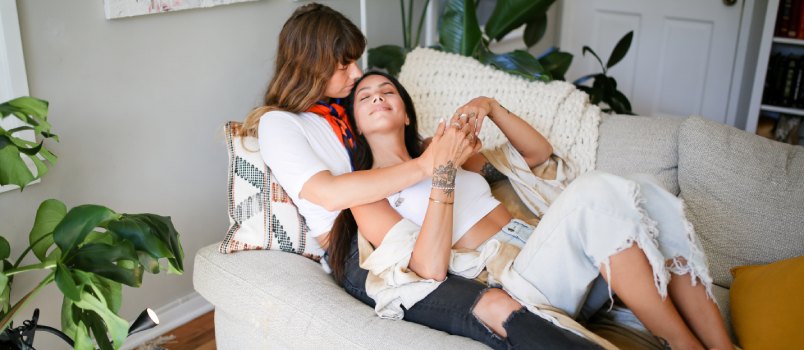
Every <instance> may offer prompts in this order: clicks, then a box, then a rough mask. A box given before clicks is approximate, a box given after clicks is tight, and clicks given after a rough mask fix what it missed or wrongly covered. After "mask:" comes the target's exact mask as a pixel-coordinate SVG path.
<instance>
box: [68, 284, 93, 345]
mask: <svg viewBox="0 0 804 350" xmlns="http://www.w3.org/2000/svg"><path fill="white" fill-rule="evenodd" d="M85 312H86V311H84V310H82V309H81V308H79V307H78V306H76V305H75V302H73V301H72V300H70V299H69V298H67V297H64V298H63V300H62V303H61V331H62V332H64V334H67V336H68V337H70V339H72V340H73V341H74V342H75V346H74V348H75V349H83V350H90V349H92V350H94V349H95V344H94V342H93V341H92V338H90V337H89V329H88V328H87V325H86V324H85V323H84V322H83V318H84V317H83V315H82V314H83V313H85Z"/></svg>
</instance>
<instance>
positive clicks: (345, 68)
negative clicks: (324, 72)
mask: <svg viewBox="0 0 804 350" xmlns="http://www.w3.org/2000/svg"><path fill="white" fill-rule="evenodd" d="M362 75H363V72H362V71H360V68H359V67H357V62H352V63H349V64H347V65H342V64H338V67H336V68H335V73H332V77H331V78H329V81H328V82H327V89H326V90H325V91H324V96H326V97H329V98H344V97H346V96H349V92H351V91H352V87H353V86H355V81H356V80H357V79H358V78H360V77H361V76H362Z"/></svg>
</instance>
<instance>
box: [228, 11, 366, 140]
mask: <svg viewBox="0 0 804 350" xmlns="http://www.w3.org/2000/svg"><path fill="white" fill-rule="evenodd" d="M365 48H366V38H365V36H363V33H362V32H360V29H358V28H357V26H355V25H354V23H352V22H351V21H349V19H347V18H346V17H345V16H344V15H342V14H341V13H340V12H338V11H335V10H333V9H331V8H329V7H327V6H324V5H321V4H317V3H311V4H307V5H304V6H301V7H299V8H298V9H296V11H294V12H293V14H292V15H291V16H290V18H288V20H287V22H285V25H284V26H283V27H282V31H281V32H280V33H279V45H278V47H277V50H276V62H275V63H274V75H273V78H271V82H270V83H269V84H268V89H267V91H266V93H265V98H264V101H263V105H262V106H260V107H257V108H255V109H254V110H252V111H251V112H250V113H249V114H248V116H246V120H245V121H244V122H243V127H242V128H241V129H240V132H239V134H240V136H257V128H258V126H259V123H260V117H262V115H263V114H265V113H266V112H269V111H273V110H283V111H288V112H292V113H299V112H304V111H306V110H307V109H309V108H310V107H311V106H312V105H313V104H315V102H316V100H318V99H321V98H322V97H323V96H324V91H325V90H326V87H327V82H328V81H329V79H330V78H331V77H332V75H333V74H334V73H335V69H337V67H338V64H342V65H347V64H350V63H351V62H354V61H356V60H357V59H358V58H360V56H361V55H362V54H363V50H365Z"/></svg>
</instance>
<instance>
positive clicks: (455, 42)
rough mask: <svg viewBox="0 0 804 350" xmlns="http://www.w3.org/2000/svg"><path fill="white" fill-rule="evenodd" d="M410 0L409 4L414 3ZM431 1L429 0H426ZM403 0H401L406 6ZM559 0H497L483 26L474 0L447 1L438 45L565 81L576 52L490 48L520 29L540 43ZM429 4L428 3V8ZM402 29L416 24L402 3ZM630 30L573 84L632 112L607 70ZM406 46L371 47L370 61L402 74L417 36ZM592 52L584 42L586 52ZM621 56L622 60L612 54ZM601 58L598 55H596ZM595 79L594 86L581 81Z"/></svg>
mask: <svg viewBox="0 0 804 350" xmlns="http://www.w3.org/2000/svg"><path fill="white" fill-rule="evenodd" d="M412 1H413V0H409V6H408V7H409V8H412ZM427 1H428V3H429V0H427ZM402 2H403V1H402V0H400V4H401V5H402ZM554 2H555V0H497V1H496V3H495V6H494V9H493V11H492V13H491V16H490V17H489V18H488V20H487V21H486V24H485V26H483V27H481V26H480V22H479V20H478V17H477V12H476V6H477V2H476V0H447V2H446V6H445V8H444V12H443V14H442V15H441V20H440V25H439V46H438V47H437V48H438V49H441V50H443V51H446V52H451V53H456V54H460V55H463V56H469V57H473V58H475V59H477V60H479V61H480V62H483V63H484V64H488V65H491V66H493V67H495V68H497V69H500V70H503V71H506V72H508V73H511V74H515V75H519V76H522V77H524V78H526V79H529V80H541V81H551V80H564V79H565V78H564V75H565V74H566V72H567V70H568V69H569V67H570V65H571V63H572V58H573V57H572V54H570V53H567V52H562V51H560V50H558V49H557V48H551V49H549V50H547V51H546V52H544V53H542V54H541V55H539V57H535V56H533V55H532V54H531V53H530V52H528V51H526V50H514V51H511V52H506V53H495V52H492V50H491V49H490V46H491V45H492V44H493V43H494V42H495V41H500V40H501V39H503V38H504V37H505V36H506V35H508V34H509V33H511V32H512V31H514V30H517V29H519V28H522V27H523V26H524V31H523V36H522V38H523V41H524V42H525V45H526V47H529V48H530V47H532V46H533V45H535V44H536V43H538V42H539V41H540V40H541V39H542V37H544V34H545V32H546V30H547V10H548V9H549V8H550V6H552V5H553V3H554ZM426 7H427V6H426V5H425V8H426ZM402 9H403V12H402V23H403V32H408V31H409V30H410V28H411V26H410V25H407V26H406V25H405V23H412V18H411V16H412V11H408V12H407V17H406V14H405V11H404V6H402ZM423 19H424V12H423V13H422V16H421V18H420V19H419V28H420V29H421V23H422V22H423ZM632 37H633V34H632V33H629V34H626V36H625V37H623V39H621V40H620V43H618V45H617V46H616V47H615V49H614V52H613V53H612V55H611V57H612V59H610V60H609V64H608V65H606V66H603V65H602V63H601V66H603V72H602V73H599V74H590V75H587V76H584V77H582V78H581V79H579V80H577V81H576V82H575V84H576V85H577V86H578V88H579V89H582V90H584V91H585V92H587V93H588V94H589V95H590V99H591V100H592V101H593V102H594V103H595V104H605V106H604V110H605V111H613V112H616V113H623V114H630V113H631V104H630V102H629V101H628V98H626V97H625V95H624V94H622V92H620V91H619V90H617V82H616V81H615V80H614V78H612V77H610V76H608V75H606V74H607V70H608V68H611V67H612V66H613V65H614V64H616V63H617V62H619V60H620V59H622V58H623V57H624V56H625V54H627V52H628V49H629V48H630V44H631V38H632ZM405 38H406V41H405V47H399V46H395V45H383V46H379V47H377V48H374V49H370V50H369V66H371V67H376V68H383V69H386V70H387V71H388V72H389V73H391V74H394V75H396V74H398V72H399V70H400V68H401V67H402V64H403V63H404V61H405V55H407V53H408V52H409V51H410V50H412V49H413V47H415V46H416V45H418V40H417V41H414V42H408V41H407V39H408V38H410V36H409V35H406V36H405ZM587 51H590V52H591V53H592V54H593V55H594V56H595V57H597V55H596V54H594V51H592V50H591V49H590V48H588V47H584V51H583V52H584V54H585V53H586V52H587ZM615 57H619V58H618V59H614V58H615ZM598 60H600V59H599V58H598ZM589 80H592V81H593V82H594V83H593V85H592V86H591V87H587V86H585V85H583V84H584V83H585V82H586V81H589Z"/></svg>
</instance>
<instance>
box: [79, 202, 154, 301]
mask: <svg viewBox="0 0 804 350" xmlns="http://www.w3.org/2000/svg"><path fill="white" fill-rule="evenodd" d="M68 215H69V214H68ZM123 261H134V262H136V264H134V265H133V266H131V267H126V266H125V265H123V264H122V262H123ZM64 263H65V264H66V265H67V266H69V267H70V268H73V269H78V270H81V271H86V272H91V273H94V274H97V275H100V276H102V277H105V278H108V279H110V280H112V281H116V282H120V283H123V284H126V285H129V286H132V287H139V286H140V285H141V284H142V266H140V264H139V260H138V257H137V252H136V251H135V250H134V247H133V246H132V245H131V244H130V243H128V244H126V243H125V242H120V243H118V244H115V245H109V244H102V243H87V244H84V245H83V246H81V247H80V248H78V249H75V250H74V251H73V252H72V253H71V254H70V256H69V257H67V258H65V260H64ZM121 265H123V266H121Z"/></svg>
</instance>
